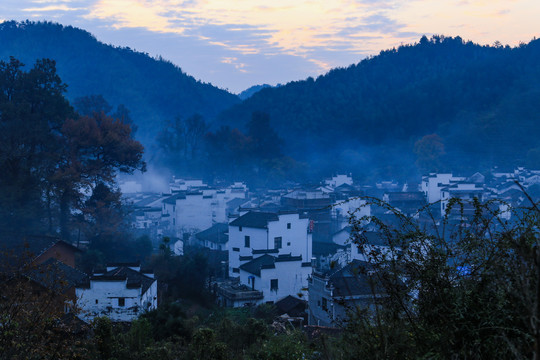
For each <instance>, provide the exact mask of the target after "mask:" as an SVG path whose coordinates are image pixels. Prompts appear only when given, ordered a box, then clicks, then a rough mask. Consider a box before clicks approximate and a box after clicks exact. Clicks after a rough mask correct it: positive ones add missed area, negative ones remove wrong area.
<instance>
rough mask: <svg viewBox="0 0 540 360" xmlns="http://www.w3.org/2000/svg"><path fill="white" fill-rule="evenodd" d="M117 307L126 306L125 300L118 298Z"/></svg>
mask: <svg viewBox="0 0 540 360" xmlns="http://www.w3.org/2000/svg"><path fill="white" fill-rule="evenodd" d="M118 306H126V299H125V298H118Z"/></svg>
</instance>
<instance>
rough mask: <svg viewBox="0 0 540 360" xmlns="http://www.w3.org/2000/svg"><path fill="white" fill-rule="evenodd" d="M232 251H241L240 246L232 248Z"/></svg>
mask: <svg viewBox="0 0 540 360" xmlns="http://www.w3.org/2000/svg"><path fill="white" fill-rule="evenodd" d="M232 251H236V252H238V251H240V248H232Z"/></svg>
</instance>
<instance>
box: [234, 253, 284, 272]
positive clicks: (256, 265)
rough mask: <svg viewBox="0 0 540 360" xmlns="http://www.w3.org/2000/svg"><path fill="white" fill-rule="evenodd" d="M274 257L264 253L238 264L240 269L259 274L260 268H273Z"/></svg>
mask: <svg viewBox="0 0 540 360" xmlns="http://www.w3.org/2000/svg"><path fill="white" fill-rule="evenodd" d="M275 263H276V258H275V257H273V256H271V255H268V254H264V255H263V256H259V257H258V258H256V259H253V260H251V261H249V262H247V263H245V264H243V265H241V266H240V269H242V270H244V271H247V272H248V273H250V274H253V275H257V276H261V269H274V268H275V267H276V265H275Z"/></svg>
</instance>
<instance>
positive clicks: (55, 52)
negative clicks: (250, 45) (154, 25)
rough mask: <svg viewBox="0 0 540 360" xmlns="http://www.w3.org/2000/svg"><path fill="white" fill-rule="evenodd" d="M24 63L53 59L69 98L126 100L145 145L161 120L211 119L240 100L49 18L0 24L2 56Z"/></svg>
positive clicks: (171, 67) (169, 65) (166, 65)
mask: <svg viewBox="0 0 540 360" xmlns="http://www.w3.org/2000/svg"><path fill="white" fill-rule="evenodd" d="M9 56H14V57H16V58H18V59H20V60H21V61H23V62H25V63H29V64H31V63H34V62H35V61H36V59H41V58H50V59H54V60H55V61H56V64H57V68H58V74H59V75H60V76H61V77H62V79H63V80H64V81H65V82H66V83H68V84H69V88H68V89H67V93H66V94H67V97H68V99H69V100H71V101H73V100H75V99H77V98H79V97H84V96H91V95H97V94H100V95H102V96H103V98H105V99H106V100H107V101H108V102H110V103H111V105H112V106H113V107H116V106H118V105H120V104H124V105H125V106H126V107H127V108H128V109H130V110H131V116H132V118H133V121H134V122H135V124H136V125H137V126H138V127H139V129H140V131H139V132H138V139H139V140H141V141H143V143H145V145H146V146H147V147H149V146H148V145H150V144H151V143H152V142H153V141H154V139H155V136H156V134H157V129H159V125H160V124H161V123H162V122H165V121H166V120H168V119H172V118H174V117H175V116H177V115H181V116H186V117H188V116H191V115H193V114H194V113H200V114H202V115H203V116H205V117H207V118H213V117H214V116H215V115H216V114H217V113H218V112H219V111H221V110H222V109H225V108H227V107H229V106H231V105H232V104H234V103H236V102H238V101H239V99H238V98H237V97H236V96H235V95H233V94H230V93H228V92H227V91H225V90H221V89H218V88H216V87H214V86H212V85H210V84H205V83H202V82H200V81H197V80H196V79H194V78H193V77H191V76H188V75H186V74H185V73H184V72H182V70H181V69H180V68H179V67H177V66H175V65H173V64H172V63H170V62H168V61H165V60H163V59H154V58H152V57H150V56H148V54H144V53H140V52H136V51H134V50H132V49H130V48H118V47H113V46H110V45H106V44H103V43H101V42H99V41H98V40H96V39H95V38H94V37H93V36H92V35H91V34H89V33H88V32H86V31H83V30H80V29H76V28H73V27H71V26H61V25H59V24H53V23H48V22H40V23H34V22H22V23H18V22H14V21H8V22H4V23H2V24H0V60H7V59H9Z"/></svg>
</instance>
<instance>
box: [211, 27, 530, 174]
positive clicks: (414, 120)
mask: <svg viewBox="0 0 540 360" xmlns="http://www.w3.org/2000/svg"><path fill="white" fill-rule="evenodd" d="M254 111H263V112H267V113H268V114H269V115H270V118H271V124H272V126H273V127H274V128H275V130H276V131H277V132H278V133H279V135H280V136H281V137H282V138H283V139H284V140H285V144H286V152H287V153H288V154H290V155H292V156H293V157H295V158H297V159H300V160H303V161H305V162H306V163H308V164H310V165H313V164H319V165H320V166H325V164H326V165H328V166H329V167H341V168H343V169H346V168H347V166H349V167H355V166H356V167H357V168H359V167H366V168H367V167H378V168H379V170H380V171H379V173H380V174H381V175H385V176H392V175H400V174H402V173H403V172H404V171H410V170H411V166H414V162H416V164H417V165H418V166H419V168H420V170H421V171H428V170H437V169H438V170H440V169H443V168H446V169H452V168H453V169H466V170H467V169H471V170H472V169H477V168H482V167H489V166H491V165H495V164H499V165H509V166H515V165H518V164H525V165H529V166H536V167H540V144H539V143H538V139H539V138H540V40H533V41H531V42H530V43H528V44H521V45H520V46H518V47H515V48H511V47H508V46H506V47H503V46H500V45H497V46H480V45H477V44H473V43H472V42H465V41H463V40H462V39H461V38H460V37H455V38H453V37H443V36H434V37H433V38H431V39H428V38H426V37H423V38H422V39H421V40H420V41H419V42H418V43H417V44H414V45H404V46H400V47H399V48H397V49H391V50H387V51H382V52H381V53H380V54H379V55H377V56H374V57H371V58H368V59H365V60H363V61H361V62H359V63H358V64H355V65H351V66H349V67H347V68H340V69H334V70H331V71H330V72H329V73H327V74H326V75H323V76H319V77H318V78H317V79H313V78H309V79H307V80H304V81H296V82H291V83H289V84H287V85H284V86H282V87H279V88H267V89H264V91H260V92H258V93H255V94H254V95H253V96H252V97H250V98H248V99H246V100H245V101H243V102H242V103H240V104H237V105H234V106H233V107H232V108H230V109H227V110H225V111H224V112H223V113H222V114H221V115H220V120H221V121H222V122H223V123H228V124H231V125H233V126H238V127H240V128H242V126H244V124H246V123H247V121H248V120H249V118H250V116H251V114H252V113H253V112H254ZM432 134H435V135H434V136H428V135H432ZM425 136H427V137H426V138H424V137H425ZM421 139H423V142H420V143H417V142H418V141H419V140H421ZM415 145H416V146H415ZM430 149H431V150H430ZM429 151H432V152H433V153H434V154H429V153H428V152H429ZM430 157H435V158H436V159H434V160H433V159H431V160H433V161H431V162H430ZM400 172H401V173H400Z"/></svg>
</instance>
